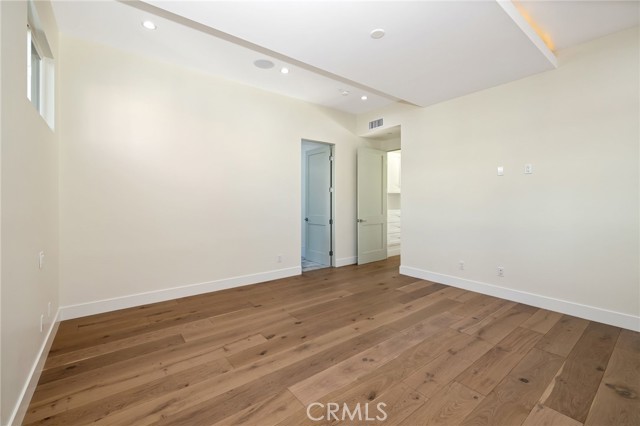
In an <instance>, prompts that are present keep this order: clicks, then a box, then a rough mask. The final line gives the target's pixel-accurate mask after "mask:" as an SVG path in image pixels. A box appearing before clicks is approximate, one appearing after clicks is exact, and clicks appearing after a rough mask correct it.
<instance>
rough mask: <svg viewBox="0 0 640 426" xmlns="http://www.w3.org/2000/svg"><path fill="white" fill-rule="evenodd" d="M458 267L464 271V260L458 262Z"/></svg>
mask: <svg viewBox="0 0 640 426" xmlns="http://www.w3.org/2000/svg"><path fill="white" fill-rule="evenodd" d="M458 267H459V268H460V270H461V271H464V261H463V260H461V261H460V262H458Z"/></svg>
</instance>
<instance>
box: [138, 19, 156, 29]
mask: <svg viewBox="0 0 640 426" xmlns="http://www.w3.org/2000/svg"><path fill="white" fill-rule="evenodd" d="M142 26H143V27H145V28H146V29H148V30H155V29H156V28H158V27H157V26H156V24H154V23H153V22H151V21H149V20H146V21H142Z"/></svg>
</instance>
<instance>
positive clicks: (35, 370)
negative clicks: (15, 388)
mask: <svg viewBox="0 0 640 426" xmlns="http://www.w3.org/2000/svg"><path fill="white" fill-rule="evenodd" d="M59 318H60V309H58V311H57V312H56V315H55V316H54V317H53V321H51V324H50V325H49V330H47V335H46V336H45V339H44V341H43V342H42V345H41V346H40V351H38V355H37V357H36V359H35V361H34V362H33V365H32V366H31V370H30V371H29V375H28V376H27V382H26V383H25V384H24V387H23V388H22V391H21V392H20V395H19V397H18V402H17V404H16V406H15V408H14V409H13V412H12V413H11V417H9V423H8V424H9V425H21V424H22V421H23V420H24V416H25V414H27V409H29V403H30V402H31V398H32V397H33V393H34V392H35V390H36V386H38V381H39V380H40V374H42V368H43V367H44V363H45V361H46V360H47V355H48V354H49V349H51V344H52V343H53V338H54V337H55V336H56V332H57V331H58V326H59V325H60V320H59Z"/></svg>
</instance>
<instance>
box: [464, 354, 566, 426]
mask: <svg viewBox="0 0 640 426" xmlns="http://www.w3.org/2000/svg"><path fill="white" fill-rule="evenodd" d="M563 361H564V359H563V358H562V357H560V356H558V355H554V354H550V353H548V352H544V351H542V350H540V349H532V350H531V351H530V352H529V353H528V354H527V356H525V357H524V358H523V359H522V361H520V362H519V363H518V365H516V366H515V367H514V369H513V370H512V371H511V372H510V373H509V374H508V375H507V376H506V377H505V378H504V380H502V381H501V382H500V383H499V384H498V386H496V388H495V389H494V390H493V391H491V393H490V394H489V395H487V397H486V398H485V399H484V400H483V401H482V402H481V403H480V404H479V405H478V407H476V409H475V410H473V412H472V413H471V414H469V416H467V417H466V418H465V419H464V421H463V422H462V425H464V426H481V425H482V426H484V425H487V426H488V425H495V426H499V425H505V424H508V425H519V424H521V423H522V422H523V421H524V420H525V419H526V417H527V415H528V414H529V413H530V412H531V410H532V409H533V407H534V406H535V404H536V402H537V401H538V400H539V398H540V396H541V395H542V394H543V392H544V391H545V389H546V387H547V385H548V384H549V381H550V380H551V379H553V378H554V376H555V374H556V372H557V371H558V369H559V368H560V366H561V365H562V362H563Z"/></svg>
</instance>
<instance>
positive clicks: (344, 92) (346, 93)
mask: <svg viewBox="0 0 640 426" xmlns="http://www.w3.org/2000/svg"><path fill="white" fill-rule="evenodd" d="M338 90H339V91H340V94H341V95H342V96H349V91H348V90H345V89H338Z"/></svg>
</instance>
